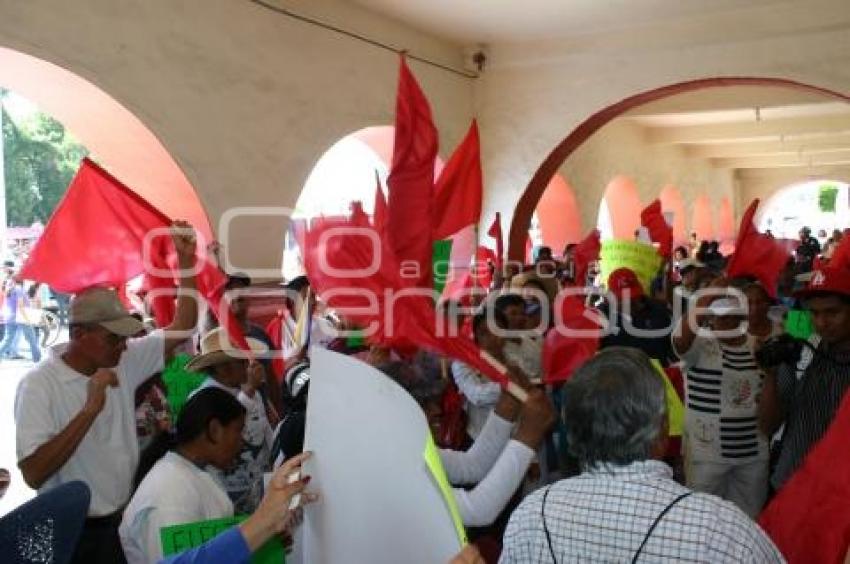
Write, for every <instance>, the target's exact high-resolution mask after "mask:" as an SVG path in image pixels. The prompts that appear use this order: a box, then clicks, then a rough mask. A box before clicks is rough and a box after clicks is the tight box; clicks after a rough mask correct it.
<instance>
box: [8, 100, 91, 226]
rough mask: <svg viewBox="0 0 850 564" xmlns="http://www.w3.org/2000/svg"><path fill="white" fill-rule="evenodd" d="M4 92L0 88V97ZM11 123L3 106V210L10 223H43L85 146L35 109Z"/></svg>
mask: <svg viewBox="0 0 850 564" xmlns="http://www.w3.org/2000/svg"><path fill="white" fill-rule="evenodd" d="M4 94H5V92H3V91H0V99H2V97H3V96H4ZM22 121H23V123H21V124H17V123H15V122H14V121H13V120H12V118H11V116H10V115H9V114H8V113H7V112H6V111H5V109H4V110H3V143H4V149H5V151H4V152H5V159H4V162H3V167H4V171H5V174H6V214H7V222H8V224H9V225H12V226H26V225H32V224H33V223H34V222H36V221H40V222H42V223H47V220H48V219H49V218H50V215H51V214H52V213H53V210H54V209H56V206H57V204H58V203H59V201H60V200H61V199H62V195H63V194H64V193H65V189H66V188H67V187H68V184H69V183H70V182H71V179H72V178H73V177H74V174H75V173H76V171H77V168H78V167H79V164H80V160H82V158H83V157H85V156H86V155H87V154H88V150H87V149H86V148H85V147H83V146H82V145H80V144H79V143H77V142H76V141H75V140H74V139H73V138H72V137H71V136H70V135H69V134H68V133H67V132H66V131H65V128H64V127H63V126H62V124H61V123H59V122H58V121H56V120H55V119H53V118H52V117H50V116H48V115H47V114H44V113H41V112H36V113H34V114H32V115H30V116H29V117H28V118H27V119H26V120H22Z"/></svg>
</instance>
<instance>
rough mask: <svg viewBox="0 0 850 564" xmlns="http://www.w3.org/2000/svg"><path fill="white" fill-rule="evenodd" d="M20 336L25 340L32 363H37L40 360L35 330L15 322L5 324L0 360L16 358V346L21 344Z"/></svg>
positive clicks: (30, 326)
mask: <svg viewBox="0 0 850 564" xmlns="http://www.w3.org/2000/svg"><path fill="white" fill-rule="evenodd" d="M21 335H23V336H24V338H25V339H26V340H27V344H28V345H29V348H30V354H31V355H32V361H33V362H38V361H39V360H41V348H40V347H39V346H38V338H37V337H36V335H35V328H34V327H33V326H32V325H25V324H23V323H16V322H11V323H6V334H5V335H3V342H2V343H0V358H7V357H9V358H12V357H16V356H18V345H20V342H21Z"/></svg>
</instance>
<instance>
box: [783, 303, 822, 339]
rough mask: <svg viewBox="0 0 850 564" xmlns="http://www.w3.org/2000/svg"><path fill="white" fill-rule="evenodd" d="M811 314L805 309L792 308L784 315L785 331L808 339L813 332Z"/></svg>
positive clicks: (798, 337) (799, 337) (793, 335)
mask: <svg viewBox="0 0 850 564" xmlns="http://www.w3.org/2000/svg"><path fill="white" fill-rule="evenodd" d="M814 331H815V330H814V327H812V314H811V313H810V312H809V311H808V310H806V309H792V310H790V311H789V312H788V314H787V315H786V316H785V332H786V333H788V334H789V335H791V336H792V337H795V338H797V339H808V338H809V337H811V336H812V333H814Z"/></svg>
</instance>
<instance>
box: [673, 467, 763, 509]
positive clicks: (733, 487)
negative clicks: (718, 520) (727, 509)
mask: <svg viewBox="0 0 850 564" xmlns="http://www.w3.org/2000/svg"><path fill="white" fill-rule="evenodd" d="M686 478H687V482H688V487H689V488H691V489H692V490H695V491H698V492H704V493H710V494H714V495H716V496H718V497H722V498H723V499H726V500H728V501H731V502H732V503H734V504H735V505H737V506H738V507H739V508H740V509H741V511H743V512H744V513H746V514H747V515H749V516H750V517H751V518H753V519H755V518H756V516H758V514H759V512H760V511H761V509H762V506H763V505H764V502H765V500H766V499H767V479H768V467H767V460H756V461H753V462H747V463H745V464H730V463H728V462H702V461H691V462H690V464H688V467H687V472H686Z"/></svg>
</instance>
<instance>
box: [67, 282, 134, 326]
mask: <svg viewBox="0 0 850 564" xmlns="http://www.w3.org/2000/svg"><path fill="white" fill-rule="evenodd" d="M69 322H70V323H71V325H78V324H96V325H100V326H101V327H103V328H104V329H106V330H107V331H109V332H110V333H114V334H115V335H120V336H121V337H132V336H133V335H135V334H137V333H139V332H140V331H142V330H144V328H145V326H144V324H143V323H142V322H141V321H139V320H138V319H136V318H135V317H133V316H131V315H130V312H129V311H127V308H125V307H124V304H122V303H121V300H120V299H119V298H118V293H117V292H116V291H115V290H111V289H109V288H90V289H88V290H84V291H82V292H80V293H79V294H77V295H76V296H74V299H72V300H71V309H70V312H69Z"/></svg>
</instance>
